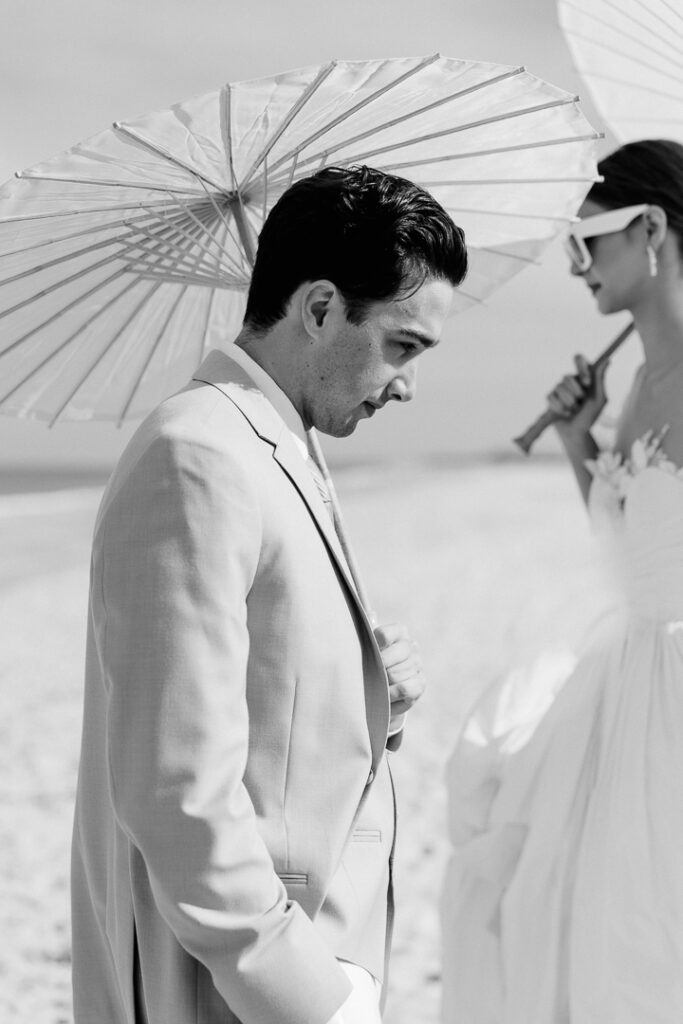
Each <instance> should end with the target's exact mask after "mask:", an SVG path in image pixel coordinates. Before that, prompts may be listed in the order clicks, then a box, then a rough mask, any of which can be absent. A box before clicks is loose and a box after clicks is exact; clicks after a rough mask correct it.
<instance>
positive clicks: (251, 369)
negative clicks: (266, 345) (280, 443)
mask: <svg viewBox="0 0 683 1024" xmlns="http://www.w3.org/2000/svg"><path fill="white" fill-rule="evenodd" d="M227 354H228V355H229V356H230V358H231V359H232V360H233V362H235V363H237V365H238V366H240V367H241V368H242V369H243V370H244V372H245V373H248V374H249V376H250V377H251V379H252V380H253V382H254V384H255V385H256V387H257V388H258V389H259V391H261V392H263V394H264V395H265V396H266V398H267V399H268V401H269V402H270V404H271V405H272V407H273V408H274V409H275V412H276V413H277V414H278V416H279V417H280V419H281V420H282V421H283V422H284V424H285V426H286V427H287V429H288V430H289V432H290V433H291V435H292V437H293V438H294V442H295V444H296V446H297V448H298V450H299V452H300V453H301V457H302V458H303V459H304V460H305V459H307V458H308V445H307V443H306V428H305V427H304V424H303V421H302V419H301V416H299V413H298V412H297V411H296V409H295V408H294V406H293V405H292V402H291V401H290V399H289V398H288V397H287V395H286V394H285V393H284V391H283V390H282V388H281V387H280V385H279V384H276V382H275V381H274V380H273V378H272V377H271V376H270V374H269V373H268V372H267V371H266V370H264V369H263V367H262V366H261V365H260V363H257V362H256V360H255V359H254V358H253V357H252V356H250V355H249V353H248V352H247V351H245V349H243V348H240V346H239V345H231V346H230V348H229V349H228V353H227Z"/></svg>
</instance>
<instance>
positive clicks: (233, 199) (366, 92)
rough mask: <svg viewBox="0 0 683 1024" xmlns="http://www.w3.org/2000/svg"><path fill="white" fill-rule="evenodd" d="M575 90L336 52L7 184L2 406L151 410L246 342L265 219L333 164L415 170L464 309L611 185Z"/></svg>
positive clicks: (494, 72)
mask: <svg viewBox="0 0 683 1024" xmlns="http://www.w3.org/2000/svg"><path fill="white" fill-rule="evenodd" d="M597 137H598V136H597V135H596V133H595V132H594V131H593V130H592V128H591V126H590V125H589V124H588V122H587V121H586V119H585V117H584V116H583V113H582V112H581V110H580V108H579V106H578V104H577V103H576V102H575V98H574V97H573V96H572V95H571V94H570V93H567V92H565V91H564V90H562V89H558V88H556V87H555V86H553V85H550V84H549V83H546V82H544V81H542V80H541V79H539V78H536V77H535V76H534V75H532V74H530V73H529V72H527V71H525V69H524V68H521V67H518V68H514V67H508V66H506V65H497V64H490V63H487V62H483V61H471V60H456V59H452V58H449V57H440V56H438V55H432V56H429V57H426V58H424V57H423V58H420V57H402V58H396V59H387V60H383V59H379V60H367V61H334V62H330V63H329V64H326V65H324V66H321V67H308V68H299V69H296V70H294V71H289V72H286V73H284V74H280V75H276V76H273V77H269V78H262V79H259V80H255V81H249V82H237V83H232V84H230V85H225V86H223V87H222V88H220V89H217V90H215V91H213V92H210V93H205V94H204V95H202V96H196V97H193V98H192V99H190V100H187V101H186V102H182V103H178V104H176V105H174V106H173V107H172V108H171V109H166V110H163V111H157V112H155V113H151V114H147V115H144V116H142V117H140V118H137V119H136V120H135V121H131V122H126V123H122V122H117V123H116V124H115V125H114V126H113V127H110V128H107V129H106V130H105V131H103V132H100V133H99V134H97V135H95V136H93V137H92V138H90V139H88V140H87V141H85V142H83V143H80V144H78V145H76V146H74V147H73V148H72V149H70V150H69V151H67V152H65V153H61V154H59V155H57V156H55V157H53V158H52V159H50V160H47V161H45V162H43V163H41V164H38V165H36V166H34V167H32V168H30V169H28V170H26V171H23V172H21V175H20V176H19V177H15V178H12V180H11V181H9V182H7V184H5V185H4V186H2V188H0V282H2V284H3V287H2V293H1V295H0V312H1V313H2V377H1V378H0V407H2V411H3V412H8V413H12V414H14V415H21V416H32V417H38V418H41V419H47V420H49V421H50V422H53V421H57V420H60V419H71V420H84V419H92V418H96V419H106V420H113V421H115V422H117V421H120V420H125V419H129V418H130V419H135V418H137V417H139V416H142V415H144V414H145V413H146V412H148V411H149V410H150V409H152V408H154V407H155V406H156V405H157V404H158V403H159V401H161V400H162V399H163V398H165V397H167V396H168V395H169V394H172V393H173V392H174V391H176V390H177V389H178V388H179V387H180V386H182V383H183V382H184V381H185V380H187V378H188V377H189V376H190V375H191V374H192V372H193V370H194V369H195V368H196V366H197V365H198V363H199V362H200V361H201V360H202V358H203V357H204V355H205V354H206V353H208V352H209V350H211V349H212V348H215V347H221V345H223V344H224V343H225V340H226V339H228V338H233V337H235V336H236V334H237V332H238V331H239V327H240V324H241V322H242V318H243V314H244V309H245V297H246V292H247V288H248V285H249V279H250V276H251V267H252V265H253V253H254V251H255V250H256V245H257V236H258V234H259V232H260V230H261V227H262V225H263V218H264V215H266V214H267V213H268V212H269V211H270V209H272V207H273V205H274V204H275V202H276V201H277V200H278V199H279V197H280V196H281V194H282V193H283V192H284V190H285V189H286V188H287V187H288V186H289V185H290V184H292V183H293V182H294V183H295V182H297V181H298V180H300V179H301V178H304V177H306V176H308V175H310V174H312V173H313V172H315V171H317V170H320V169H321V168H322V167H324V166H326V165H327V164H333V165H334V164H341V165H343V166H349V165H351V164H355V163H365V164H368V165H370V166H371V167H380V168H381V169H382V170H384V171H388V172H393V173H396V174H399V175H403V176H404V177H408V178H410V179H411V180H412V181H415V182H416V183H417V184H419V185H421V186H423V187H424V188H425V189H426V190H427V191H429V192H431V193H432V194H433V195H434V197H435V198H436V199H437V200H438V201H439V202H440V203H441V204H442V205H443V206H444V208H445V209H446V210H448V211H449V212H452V215H453V219H454V220H455V221H456V223H457V224H459V225H460V226H461V227H462V228H463V229H464V231H465V234H466V237H467V246H468V253H469V265H470V269H469V273H468V275H467V280H466V281H465V282H464V284H463V286H462V287H461V288H458V289H457V291H456V295H455V298H454V301H453V311H454V312H455V311H457V310H462V309H467V308H468V307H470V306H471V305H473V304H474V303H478V302H481V301H482V300H484V299H485V298H487V297H488V296H489V295H490V294H491V293H492V292H493V291H494V290H495V289H496V288H497V287H499V286H500V285H501V284H503V283H505V282H506V281H508V280H509V279H510V278H512V277H513V276H514V275H515V274H517V273H518V272H519V271H521V270H524V268H525V267H528V266H529V264H530V263H533V262H535V261H536V260H538V258H539V257H540V255H541V253H542V252H543V251H544V249H545V248H546V246H547V245H549V244H550V243H551V242H552V241H553V239H554V238H555V237H557V236H558V234H559V233H560V232H561V231H562V230H563V229H564V227H565V226H566V224H567V222H568V221H569V220H571V219H572V218H573V217H574V215H575V213H576V210H577V209H578V207H579V206H580V205H581V202H582V201H583V199H584V197H585V195H586V193H587V192H588V189H589V188H590V186H591V184H592V182H593V181H594V180H595V175H596V164H595V156H596V152H595V149H596V147H595V141H594V140H595V139H596V138H597Z"/></svg>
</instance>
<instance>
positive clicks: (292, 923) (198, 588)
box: [95, 438, 350, 1024]
mask: <svg viewBox="0 0 683 1024" xmlns="http://www.w3.org/2000/svg"><path fill="white" fill-rule="evenodd" d="M217 448H218V446H216V445H211V444H204V445H198V444H196V443H193V444H188V443H187V442H186V441H183V440H178V439H168V438H161V439H159V440H157V441H155V442H154V443H153V444H152V446H151V447H150V448H149V449H148V450H147V452H146V453H145V455H144V456H143V457H142V459H141V460H140V461H139V463H138V464H137V465H136V466H135V467H134V469H133V470H132V472H131V473H130V474H129V477H128V479H127V482H126V483H125V485H124V486H123V488H122V489H121V490H120V491H119V492H118V493H117V494H115V495H114V496H113V497H111V499H110V503H109V506H108V508H107V511H106V512H105V513H104V516H103V520H102V525H101V528H100V540H99V553H97V547H96V548H95V550H96V553H97V557H99V559H100V565H99V573H98V574H97V579H98V580H99V586H100V595H99V596H100V613H99V619H100V621H99V628H98V646H99V650H100V657H101V660H102V665H103V670H104V677H105V685H106V687H107V691H108V692H107V706H108V719H107V740H108V759H109V770H110V779H111V792H112V799H113V802H114V809H115V813H116V815H117V819H118V821H119V823H120V825H121V827H122V828H123V829H124V831H125V832H126V833H127V834H128V835H129V837H130V840H131V842H132V843H134V844H135V846H136V847H137V848H138V849H139V850H140V852H141V854H142V857H143V859H144V861H145V863H146V866H147V870H148V872H149V876H150V879H151V884H152V889H153V894H154V898H155V901H156V904H157V907H158V910H159V912H160V914H161V915H162V916H163V918H164V919H165V920H166V922H167V924H168V925H169V927H170V928H171V929H172V931H173V932H174V933H175V935H176V937H177V939H178V941H179V942H180V943H181V944H182V946H183V947H184V948H185V949H186V950H187V951H188V952H189V953H190V954H191V955H192V956H193V957H195V958H196V959H197V960H199V961H201V962H202V963H203V964H205V965H206V967H207V968H208V969H209V970H210V972H211V974H212V977H213V982H214V984H215V986H216V988H217V989H218V991H219V992H220V993H221V995H222V997H223V998H224V999H225V1001H226V1003H227V1004H228V1005H229V1007H230V1009H231V1010H232V1012H233V1013H234V1014H236V1016H237V1017H238V1018H239V1019H240V1020H241V1021H242V1022H243V1024H273V1021H278V1024H324V1022H325V1021H327V1020H328V1019H329V1018H330V1017H331V1016H332V1015H333V1014H334V1013H335V1011H336V1010H337V1009H338V1008H339V1006H340V1005H341V1004H342V1003H343V1002H344V1000H345V999H346V997H347V995H348V993H349V991H350V985H349V982H348V980H347V978H346V976H345V975H344V973H343V971H342V970H341V968H340V967H339V965H338V963H337V961H336V960H335V958H334V956H333V955H332V953H331V951H330V950H329V949H327V948H326V947H325V946H324V944H323V943H322V942H321V941H320V939H319V937H318V936H317V934H316V931H315V927H314V925H313V924H312V922H311V921H310V919H309V918H308V917H307V916H306V915H305V913H304V912H303V911H302V910H301V908H300V907H299V905H298V904H297V903H288V901H287V894H286V891H285V889H284V887H283V885H282V883H281V881H280V879H279V878H278V877H277V875H276V873H275V870H274V866H273V863H272V860H271V858H270V856H269V854H268V851H267V849H266V847H265V844H264V843H263V841H262V839H261V837H260V836H259V833H258V830H257V827H256V818H255V813H254V808H253V806H252V804H251V801H250V799H249V796H248V793H247V791H246V789H245V786H244V784H243V776H244V771H245V766H246V761H247V753H248V738H249V720H248V713H247V701H246V671H247V656H248V652H249V634H248V629H247V595H248V593H249V589H250V586H251V583H252V581H253V579H254V575H255V573H256V569H257V565H258V559H259V553H260V530H261V526H260V518H259V508H258V503H257V501H256V498H255V493H254V489H253V484H251V483H250V481H249V480H248V479H247V475H246V474H245V473H244V472H243V471H241V470H240V469H239V467H238V466H236V465H235V464H234V463H233V462H231V460H229V459H228V458H227V457H226V454H225V452H224V451H223V450H217Z"/></svg>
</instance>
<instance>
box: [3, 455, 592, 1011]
mask: <svg viewBox="0 0 683 1024" xmlns="http://www.w3.org/2000/svg"><path fill="white" fill-rule="evenodd" d="M338 490H339V492H340V497H341V499H342V501H343V505H344V509H345V513H346V520H347V527H348V532H349V534H350V536H351V537H352V538H353V540H354V546H355V548H356V552H357V556H358V559H359V562H360V563H361V565H362V566H363V569H364V576H365V578H366V583H367V588H368V590H369V592H370V594H371V596H372V601H373V604H374V608H375V611H376V613H377V615H378V617H379V619H380V620H381V621H384V622H389V621H402V622H405V623H406V624H407V625H408V626H409V627H410V630H411V632H412V634H413V635H414V637H415V638H416V639H417V640H418V641H419V643H420V646H421V649H422V653H423V657H424V660H425V664H426V671H427V676H428V680H429V687H428V691H427V693H426V694H425V696H424V698H423V699H422V701H421V702H420V704H419V705H418V706H416V708H415V709H414V710H413V711H412V712H411V715H410V721H409V725H408V728H407V731H406V736H405V740H404V743H403V746H402V749H401V750H400V751H399V752H398V753H397V754H395V755H392V766H393V770H394V775H395V778H396V782H397V788H398V793H399V815H400V824H399V828H400V833H399V841H398V849H397V856H396V890H397V918H396V928H395V941H394V954H393V969H392V978H391V982H390V996H389V1001H388V1005H387V1010H386V1014H385V1021H386V1022H387V1024H415V1022H418V1021H419V1022H420V1024H436V1022H437V1021H438V1000H439V978H440V975H441V970H442V965H441V963H440V956H439V924H438V901H439V891H440V885H441V877H442V873H443V869H444V865H445V862H446V858H447V854H448V848H447V841H446V802H445V790H444V784H443V774H444V765H445V762H446V760H447V758H448V755H449V752H450V750H451V748H452V746H453V743H454V741H455V738H456V736H457V733H458V730H459V728H460V725H461V723H462V720H463V716H464V715H465V713H466V710H467V708H468V707H469V706H470V705H471V703H472V701H473V700H474V699H475V698H476V696H477V694H478V693H480V692H481V691H482V689H483V688H484V687H485V686H486V685H488V684H489V683H490V682H491V681H492V680H494V679H495V678H496V677H498V676H499V675H500V674H501V673H505V672H508V671H509V670H510V669H512V668H513V667H515V666H517V665H520V664H524V663H525V662H528V661H530V660H531V659H532V658H533V657H534V656H535V655H536V654H537V653H539V651H541V650H544V649H551V650H561V649H563V648H567V647H569V648H571V647H574V646H576V644H577V642H578V641H579V638H580V636H581V634H582V633H583V631H584V630H585V629H586V628H587V626H588V624H589V623H590V621H591V620H592V619H593V618H594V617H595V616H596V615H597V614H598V613H599V610H600V608H601V607H602V606H603V605H604V604H605V602H606V601H607V600H608V588H607V586H606V583H605V581H604V580H603V578H602V576H601V573H600V569H599V568H598V562H597V560H596V557H595V555H596V552H595V549H594V546H593V541H592V540H591V537H590V532H589V529H588V527H587V523H586V519H585V512H584V511H583V509H582V507H581V504H580V501H579V499H578V491H576V488H575V484H574V482H573V480H572V479H571V476H570V474H569V471H568V470H567V469H566V468H565V467H564V466H563V465H561V464H554V463H537V464H534V463H533V462H530V463H516V462H513V463H510V464H503V465H499V466H491V465H487V466H479V467H472V468H459V469H452V468H451V469H446V468H432V469H429V468H425V467H424V466H411V465H405V466H402V467H395V468H387V469H386V470H384V469H383V470H382V471H381V472H378V471H377V470H376V469H374V470H363V471H355V472H353V473H345V474H343V475H341V476H340V478H339V480H338ZM99 494H100V492H99V491H98V490H97V489H84V490H79V491H66V492H62V493H51V494H41V495H26V496H24V495H6V496H3V497H2V498H0V623H1V625H0V636H1V641H0V712H1V713H0V1020H2V1021H3V1024H14V1022H17V1024H19V1022H20V1024H29V1022H30V1024H69V1022H70V1021H71V1010H70V977H69V962H70V949H69V911H68V874H69V842H70V830H71V815H72V807H73V796H74V787H75V777H76V769H77V760H78V747H79V733H80V722H81V696H82V663H83V646H84V633H85V610H86V600H87V579H88V548H89V538H90V533H91V530H92V523H93V520H94V515H95V511H96V507H97V503H98V500H99ZM443 969H446V970H447V965H444V967H443Z"/></svg>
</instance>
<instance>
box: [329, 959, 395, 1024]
mask: <svg viewBox="0 0 683 1024" xmlns="http://www.w3.org/2000/svg"><path fill="white" fill-rule="evenodd" d="M339 963H340V966H341V967H342V968H343V969H344V971H345V972H346V974H347V975H348V977H349V980H350V981H351V984H352V985H353V991H352V993H351V995H350V996H349V998H348V999H347V1000H346V1002H345V1003H344V1005H343V1006H341V1007H340V1008H339V1010H338V1011H337V1012H336V1013H335V1015H334V1017H332V1018H330V1020H329V1022H328V1024H381V1021H382V1016H381V1014H380V1009H379V1002H380V997H381V994H382V986H381V985H380V983H379V981H378V980H377V978H373V976H372V975H371V974H370V972H369V971H366V970H364V969H363V968H362V967H359V966H358V965H357V964H350V963H349V962H348V961H347V960H340V961H339Z"/></svg>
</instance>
